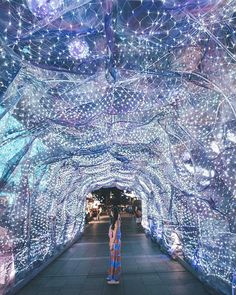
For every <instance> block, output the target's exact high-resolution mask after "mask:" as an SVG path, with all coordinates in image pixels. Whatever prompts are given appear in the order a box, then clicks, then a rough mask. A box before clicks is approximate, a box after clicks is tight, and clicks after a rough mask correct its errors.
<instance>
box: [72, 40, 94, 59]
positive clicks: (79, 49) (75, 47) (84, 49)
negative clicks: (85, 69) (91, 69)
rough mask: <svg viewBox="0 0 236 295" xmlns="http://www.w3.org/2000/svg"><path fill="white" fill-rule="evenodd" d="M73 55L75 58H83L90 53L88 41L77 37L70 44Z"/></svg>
mask: <svg viewBox="0 0 236 295" xmlns="http://www.w3.org/2000/svg"><path fill="white" fill-rule="evenodd" d="M68 49H69V52H70V55H71V57H73V58H75V59H83V58H86V57H87V56H88V55H89V46H88V44H87V42H85V41H83V40H80V39H76V40H74V41H72V42H71V43H70V44H69V45H68Z"/></svg>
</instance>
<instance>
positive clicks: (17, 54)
mask: <svg viewBox="0 0 236 295" xmlns="http://www.w3.org/2000/svg"><path fill="white" fill-rule="evenodd" d="M0 11H1V16H0V138H1V140H0V200H1V202H0V218H1V224H0V226H1V228H0V229H1V232H2V233H3V234H2V235H1V237H0V250H1V254H0V255H2V256H1V257H5V258H4V259H5V261H8V262H7V263H5V264H4V267H2V268H1V270H2V271H1V273H0V279H1V282H3V281H4V282H5V289H7V288H12V287H13V285H17V283H18V282H20V281H21V280H22V279H24V278H25V277H27V275H29V273H30V272H31V270H33V269H37V267H39V266H40V265H42V264H44V263H45V262H46V261H47V260H48V259H50V258H51V257H53V256H55V255H56V254H57V253H59V252H60V251H61V250H62V249H63V247H65V245H66V244H67V243H68V242H70V241H72V240H73V239H74V238H75V237H76V235H77V234H79V233H80V232H82V231H83V224H84V200H85V197H86V195H87V194H88V193H89V192H91V191H93V190H96V189H98V188H100V187H113V186H117V187H118V188H121V189H128V190H131V191H134V192H135V194H136V196H138V197H139V198H141V199H142V200H143V212H144V220H143V225H144V226H145V227H146V228H147V229H148V230H149V231H150V234H151V236H152V238H153V239H154V240H155V241H158V242H159V243H160V244H161V246H162V247H163V249H165V250H167V251H168V252H169V253H170V254H171V255H172V256H173V257H175V258H176V257H177V256H181V257H182V258H183V259H185V260H186V261H187V262H188V263H189V264H191V265H192V267H193V268H194V269H196V271H197V272H198V273H199V275H200V276H201V277H202V278H203V279H204V280H205V281H207V282H208V283H210V284H211V285H212V286H213V287H215V288H217V289H220V290H221V291H222V292H223V293H225V294H230V292H231V290H230V288H231V282H232V278H233V273H234V272H235V269H236V250H235V244H236V197H235V195H236V179H235V175H236V173H235V172H236V171H235V162H236V146H235V144H236V120H235V108H236V87H235V85H236V63H235V62H236V54H235V53H236V39H235V31H236V1H226V0H198V1H194V0H165V1H164V0H163V1H157V0H151V1H149V0H143V1H133V0H117V1H111V0H104V1H102V2H100V1H97V0H92V1H87V0H70V1H69V0H68V1H67V0H64V1H52V0H50V1H43V0H41V1H39V0H35V1H30V0H27V1H14V0H8V1H2V2H1V3H0ZM3 237H4V238H3ZM4 255H5V256H4ZM9 260H11V261H12V263H9ZM13 273H14V274H15V275H13ZM13 277H14V278H13Z"/></svg>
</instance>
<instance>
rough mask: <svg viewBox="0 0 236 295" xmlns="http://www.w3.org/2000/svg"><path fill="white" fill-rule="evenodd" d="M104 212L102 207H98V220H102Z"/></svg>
mask: <svg viewBox="0 0 236 295" xmlns="http://www.w3.org/2000/svg"><path fill="white" fill-rule="evenodd" d="M101 214H102V207H99V208H98V215H97V220H100V216H101Z"/></svg>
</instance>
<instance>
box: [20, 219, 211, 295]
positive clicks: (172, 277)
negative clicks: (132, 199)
mask: <svg viewBox="0 0 236 295" xmlns="http://www.w3.org/2000/svg"><path fill="white" fill-rule="evenodd" d="M108 222H109V221H108V218H106V217H102V219H101V221H100V222H94V223H92V224H90V225H89V226H88V227H87V228H86V230H85V233H84V235H83V237H82V238H81V239H80V240H79V241H78V242H77V243H75V244H74V245H73V246H72V247H71V248H70V249H68V250H67V251H66V252H64V253H63V254H62V255H61V256H60V257H59V258H58V259H56V260H55V261H54V262H53V263H52V264H50V265H49V266H48V267H47V268H46V269H45V270H44V271H42V272H41V273H40V274H39V275H38V276H37V277H36V278H35V279H33V280H32V281H31V282H30V283H29V284H28V285H27V286H26V287H25V288H23V289H22V290H21V291H20V292H18V295H135V294H137V295H209V294H210V293H208V291H207V290H206V288H205V286H204V285H203V284H202V283H201V282H199V281H198V280H197V279H196V278H195V277H193V276H192V274H190V273H189V272H188V271H186V270H185V269H184V268H183V267H182V266H181V265H180V264H179V263H178V262H175V261H172V260H171V259H170V258H169V257H168V256H166V255H164V254H163V253H161V251H160V250H159V248H158V246H157V245H156V244H154V243H152V242H151V241H150V240H149V239H147V238H146V237H145V235H144V233H143V231H142V230H141V229H140V228H138V226H137V225H136V224H135V222H134V218H133V217H128V216H123V217H122V277H121V282H120V285H108V284H107V283H106V280H105V278H106V272H107V268H108V262H109V252H108V235H107V232H108V227H109V224H108Z"/></svg>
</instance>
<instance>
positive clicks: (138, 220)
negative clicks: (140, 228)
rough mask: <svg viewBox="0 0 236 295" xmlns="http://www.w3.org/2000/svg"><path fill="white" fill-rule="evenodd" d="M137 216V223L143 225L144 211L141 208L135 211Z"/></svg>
mask: <svg viewBox="0 0 236 295" xmlns="http://www.w3.org/2000/svg"><path fill="white" fill-rule="evenodd" d="M135 216H136V223H137V224H141V222H142V209H141V208H140V207H138V208H137V210H136V211H135Z"/></svg>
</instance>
